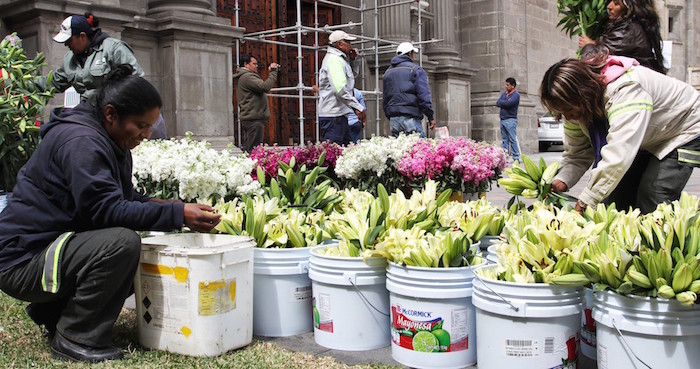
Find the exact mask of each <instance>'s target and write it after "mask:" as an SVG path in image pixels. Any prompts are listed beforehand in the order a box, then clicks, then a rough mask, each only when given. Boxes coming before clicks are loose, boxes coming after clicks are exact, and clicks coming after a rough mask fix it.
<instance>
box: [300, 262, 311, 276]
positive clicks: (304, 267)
mask: <svg viewBox="0 0 700 369" xmlns="http://www.w3.org/2000/svg"><path fill="white" fill-rule="evenodd" d="M308 271H309V260H305V261H302V262H300V263H299V274H304V273H306V272H308Z"/></svg>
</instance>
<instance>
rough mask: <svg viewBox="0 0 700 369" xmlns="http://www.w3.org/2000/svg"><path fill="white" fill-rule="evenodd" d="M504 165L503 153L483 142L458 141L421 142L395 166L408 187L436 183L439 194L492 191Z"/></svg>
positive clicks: (459, 139) (415, 144)
mask: <svg viewBox="0 0 700 369" xmlns="http://www.w3.org/2000/svg"><path fill="white" fill-rule="evenodd" d="M505 164H506V156H505V153H504V152H503V150H501V149H500V148H497V147H495V146H493V145H491V144H488V143H485V142H476V141H473V140H469V139H465V138H462V137H459V138H446V139H443V140H421V141H418V142H416V143H414V145H413V147H412V148H411V149H410V150H408V151H407V152H406V154H405V155H404V156H403V157H402V158H401V160H400V161H399V162H398V170H399V172H400V173H401V174H403V175H404V176H406V177H407V178H408V180H409V183H410V184H411V186H413V187H414V188H415V187H421V186H422V185H423V183H424V182H425V181H426V180H429V179H432V180H435V181H438V183H439V190H444V189H447V188H449V189H451V190H452V191H453V192H455V193H481V192H485V191H487V190H489V189H490V188H491V181H494V180H496V179H497V178H498V177H499V176H500V173H501V171H503V169H504V167H505Z"/></svg>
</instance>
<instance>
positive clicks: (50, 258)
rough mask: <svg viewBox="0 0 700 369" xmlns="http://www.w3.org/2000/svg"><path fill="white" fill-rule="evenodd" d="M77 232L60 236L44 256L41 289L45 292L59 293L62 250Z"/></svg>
mask: <svg viewBox="0 0 700 369" xmlns="http://www.w3.org/2000/svg"><path fill="white" fill-rule="evenodd" d="M73 234H75V232H66V233H63V234H62V235H60V236H58V238H56V240H55V241H53V243H51V246H49V248H48V249H47V250H46V255H44V272H43V274H42V276H41V287H42V289H43V290H44V292H48V293H57V292H58V287H59V285H60V282H61V278H60V275H61V274H60V273H59V270H60V261H61V250H63V246H64V245H65V244H66V243H67V242H68V240H69V239H70V238H71V237H72V236H73Z"/></svg>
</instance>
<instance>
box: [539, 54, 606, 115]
mask: <svg viewBox="0 0 700 369" xmlns="http://www.w3.org/2000/svg"><path fill="white" fill-rule="evenodd" d="M605 87H606V85H605V81H604V78H603V76H602V75H601V74H600V73H597V72H595V71H594V70H593V68H592V67H591V66H590V65H589V64H587V63H586V62H583V61H581V60H576V59H564V60H562V61H560V62H558V63H556V64H554V65H553V66H551V67H550V68H549V69H548V70H547V72H546V73H545V75H544V79H542V84H541V85H540V99H541V101H542V105H543V106H544V107H545V108H547V110H549V111H550V112H552V114H553V115H555V116H557V117H560V116H562V115H567V113H569V114H571V113H572V112H575V113H577V115H578V116H579V119H578V121H579V123H580V124H582V125H584V126H586V127H588V126H590V125H591V124H592V123H593V122H594V121H598V122H606V121H607V114H606V112H605V104H604V102H603V96H604V93H605Z"/></svg>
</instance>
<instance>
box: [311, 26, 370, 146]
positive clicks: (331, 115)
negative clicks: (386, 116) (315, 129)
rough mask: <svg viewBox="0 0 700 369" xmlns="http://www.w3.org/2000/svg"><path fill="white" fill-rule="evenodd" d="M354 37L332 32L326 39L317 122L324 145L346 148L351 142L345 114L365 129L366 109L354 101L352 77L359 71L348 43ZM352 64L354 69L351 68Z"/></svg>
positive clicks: (319, 81) (320, 76)
mask: <svg viewBox="0 0 700 369" xmlns="http://www.w3.org/2000/svg"><path fill="white" fill-rule="evenodd" d="M355 39H356V37H353V36H350V35H348V34H347V33H346V32H345V31H340V30H338V31H334V32H333V33H331V34H330V36H329V37H328V42H329V45H328V51H327V53H326V56H325V57H324V58H323V63H322V64H321V70H320V71H319V77H318V84H319V86H318V88H319V96H320V98H319V103H318V115H319V118H318V121H319V124H320V126H321V129H322V130H323V141H331V142H335V143H338V144H341V145H347V144H349V143H350V141H351V136H350V127H349V126H348V118H347V114H348V113H350V112H354V113H355V115H357V117H358V119H359V120H360V121H361V122H362V125H363V126H364V124H365V120H366V111H365V107H364V106H362V104H360V103H359V102H358V101H357V99H355V96H354V93H353V88H354V87H355V75H356V74H357V71H358V70H359V65H358V61H356V60H355V58H356V57H357V49H353V48H352V46H351V45H350V42H349V41H353V40H355ZM351 63H353V64H354V66H351Z"/></svg>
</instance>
